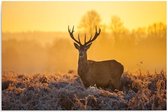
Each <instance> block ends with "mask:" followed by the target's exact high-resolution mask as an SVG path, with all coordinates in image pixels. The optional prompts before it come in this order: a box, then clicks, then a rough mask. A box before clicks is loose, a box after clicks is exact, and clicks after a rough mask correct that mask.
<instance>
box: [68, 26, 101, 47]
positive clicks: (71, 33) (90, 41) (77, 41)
mask: <svg viewBox="0 0 168 112" xmlns="http://www.w3.org/2000/svg"><path fill="white" fill-rule="evenodd" d="M95 29H96V32H95V35H94V37H93V38H92V35H91V37H90V39H89V41H87V42H86V34H85V40H84V44H83V45H84V46H87V45H88V44H90V43H92V42H93V41H94V40H95V39H96V38H97V37H98V36H99V34H100V32H101V29H100V28H99V31H98V32H97V26H96V27H95ZM68 32H69V34H70V36H71V38H72V39H73V40H74V41H75V42H76V43H78V44H79V45H82V43H81V41H80V38H79V34H78V40H76V39H75V38H74V36H73V32H74V26H73V27H72V31H71V30H70V28H69V26H68Z"/></svg>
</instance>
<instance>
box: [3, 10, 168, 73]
mask: <svg viewBox="0 0 168 112" xmlns="http://www.w3.org/2000/svg"><path fill="white" fill-rule="evenodd" d="M95 26H98V27H100V28H101V29H102V31H101V33H100V35H99V37H98V38H97V39H96V40H95V41H94V42H93V44H92V46H91V47H90V49H89V50H88V53H87V55H88V59H90V60H95V61H103V60H110V59H115V60H117V61H119V62H121V63H122V64H123V65H124V67H125V72H126V71H128V72H136V71H139V70H142V71H144V72H155V71H158V72H159V71H161V70H164V71H165V70H166V25H165V24H163V23H161V22H156V23H153V24H150V25H146V26H144V27H139V28H136V29H133V30H129V29H128V28H126V27H125V26H124V21H122V20H121V19H120V17H118V16H111V22H110V24H103V23H102V21H101V16H100V15H99V14H98V13H97V12H96V11H94V10H92V11H88V12H87V13H86V14H85V15H84V16H83V17H82V18H81V22H80V23H79V25H78V26H75V32H74V34H75V37H77V34H78V33H79V34H80V37H81V40H83V37H84V33H86V36H87V39H89V38H90V36H91V35H94V32H95ZM70 28H72V26H70ZM65 29H67V32H40V31H30V32H16V33H10V32H3V33H2V70H3V71H16V72H21V73H37V72H68V71H69V70H75V71H76V70H77V64H78V51H77V50H76V49H75V47H74V45H73V40H72V39H71V38H70V36H69V33H68V25H67V26H65Z"/></svg>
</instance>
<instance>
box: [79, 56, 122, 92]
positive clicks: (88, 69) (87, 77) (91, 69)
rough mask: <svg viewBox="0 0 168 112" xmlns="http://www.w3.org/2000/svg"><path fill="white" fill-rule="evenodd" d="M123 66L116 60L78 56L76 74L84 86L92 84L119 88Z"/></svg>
mask: <svg viewBox="0 0 168 112" xmlns="http://www.w3.org/2000/svg"><path fill="white" fill-rule="evenodd" d="M123 70H124V67H123V65H121V64H120V63H119V62H117V61H116V60H106V61H98V62H96V61H92V60H87V59H81V58H79V61H78V74H79V76H80V77H81V79H82V81H83V84H84V86H85V87H89V86H93V85H95V84H96V86H97V87H102V88H107V87H111V89H115V88H116V89H120V87H121V83H120V78H121V75H122V73H123Z"/></svg>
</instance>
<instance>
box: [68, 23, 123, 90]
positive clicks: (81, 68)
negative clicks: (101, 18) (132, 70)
mask: <svg viewBox="0 0 168 112" xmlns="http://www.w3.org/2000/svg"><path fill="white" fill-rule="evenodd" d="M68 32H69V35H70V37H71V38H72V40H74V46H75V48H76V49H77V50H78V51H79V59H78V70H77V73H78V75H79V76H80V78H81V80H82V82H83V85H84V86H85V87H86V88H88V87H90V86H95V85H96V86H97V87H100V88H111V89H112V90H114V89H118V90H121V80H120V79H121V76H122V74H123V71H124V66H123V65H122V64H121V63H119V62H117V61H116V60H105V61H93V60H88V59H87V50H88V49H89V48H90V46H91V45H92V43H93V41H95V40H96V39H97V37H98V36H99V35H100V32H101V29H100V28H99V30H97V26H96V27H95V34H94V36H93V37H92V36H91V37H90V39H89V40H88V41H86V34H85V38H84V44H82V43H81V40H80V37H79V34H78V40H77V39H76V38H75V37H74V35H73V33H74V26H73V27H72V30H71V29H70V28H69V26H68Z"/></svg>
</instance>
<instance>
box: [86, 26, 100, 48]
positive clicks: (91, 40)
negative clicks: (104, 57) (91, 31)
mask: <svg viewBox="0 0 168 112" xmlns="http://www.w3.org/2000/svg"><path fill="white" fill-rule="evenodd" d="M95 29H96V32H95V35H94V37H93V38H92V35H91V37H90V39H89V41H87V42H86V35H85V43H84V45H88V44H90V43H92V42H93V41H94V40H95V39H96V38H97V37H98V36H99V34H100V32H101V29H100V28H99V31H98V32H97V26H96V27H95Z"/></svg>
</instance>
